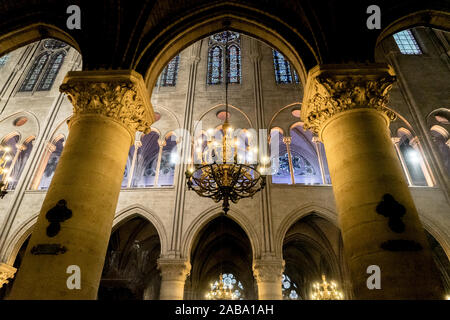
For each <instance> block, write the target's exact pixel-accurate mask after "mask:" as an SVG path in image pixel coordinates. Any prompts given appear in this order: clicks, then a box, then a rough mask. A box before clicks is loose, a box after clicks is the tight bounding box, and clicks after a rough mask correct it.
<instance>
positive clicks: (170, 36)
mask: <svg viewBox="0 0 450 320" xmlns="http://www.w3.org/2000/svg"><path fill="white" fill-rule="evenodd" d="M224 12H226V13H224ZM269 25H270V26H271V27H270V28H269V27H267V26H269ZM224 30H230V31H235V32H240V33H243V34H247V35H249V36H251V37H254V38H256V39H258V40H261V41H263V42H266V43H270V45H271V46H273V47H275V48H276V49H277V50H278V51H280V52H281V53H282V54H283V55H284V56H285V57H286V58H287V59H288V60H289V61H290V62H291V63H292V65H293V66H294V68H295V69H296V70H297V73H298V75H299V78H300V81H301V82H302V84H305V82H306V73H307V70H308V69H310V68H311V67H313V66H314V65H316V64H317V63H318V62H319V57H318V56H317V54H316V52H314V50H313V46H312V45H311V44H310V43H308V42H307V41H306V40H305V38H304V36H303V35H302V34H300V33H299V31H298V30H297V29H295V28H293V27H292V26H291V25H289V24H288V23H286V22H285V21H283V20H281V19H277V18H276V17H274V16H271V15H269V14H265V13H264V12H262V11H261V10H257V9H255V8H251V7H249V6H244V5H239V4H232V3H229V2H225V3H223V4H219V5H218V4H211V5H210V6H204V7H202V8H201V9H199V10H195V11H193V12H192V13H190V12H188V13H187V14H185V15H184V16H183V18H182V19H177V20H176V21H173V22H172V23H171V24H170V25H169V26H166V28H164V29H159V30H158V31H157V32H158V33H156V34H155V33H153V34H151V35H146V36H145V37H144V40H145V41H142V43H146V44H147V45H146V46H145V47H143V48H142V49H141V50H140V54H139V56H138V57H137V58H136V59H135V61H136V62H135V63H134V68H135V69H136V70H138V71H139V72H142V73H143V74H144V73H145V77H144V79H145V81H146V83H147V85H148V86H149V87H150V88H152V87H153V86H154V85H155V83H156V81H157V77H158V75H159V74H160V73H161V71H162V70H163V68H164V66H165V65H167V63H168V62H169V61H170V60H171V59H172V58H173V57H175V56H176V55H177V54H178V53H179V52H180V51H181V50H182V49H184V48H186V47H187V46H188V45H190V44H192V43H194V42H196V41H198V40H200V39H203V38H205V37H207V36H209V35H211V34H214V33H218V32H220V31H224ZM287 39H290V40H291V41H289V40H287ZM293 42H295V43H296V45H297V48H295V47H294V46H293V45H292V44H291V43H293ZM300 52H301V54H300ZM301 57H302V58H303V60H302V58H301Z"/></svg>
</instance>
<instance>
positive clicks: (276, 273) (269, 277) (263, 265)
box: [253, 260, 285, 283]
mask: <svg viewBox="0 0 450 320" xmlns="http://www.w3.org/2000/svg"><path fill="white" fill-rule="evenodd" d="M284 264H285V263H284V260H267V261H264V260H259V261H257V262H255V264H254V265H253V275H254V276H255V278H256V281H257V282H280V283H281V277H282V275H283V272H284Z"/></svg>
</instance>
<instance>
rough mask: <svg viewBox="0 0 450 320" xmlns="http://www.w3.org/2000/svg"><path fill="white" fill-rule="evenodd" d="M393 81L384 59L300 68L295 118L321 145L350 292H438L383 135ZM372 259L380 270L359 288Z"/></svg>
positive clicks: (411, 295) (435, 295)
mask: <svg viewBox="0 0 450 320" xmlns="http://www.w3.org/2000/svg"><path fill="white" fill-rule="evenodd" d="M394 81H395V77H394V75H393V71H392V69H391V68H390V67H389V66H388V65H385V64H372V65H367V64H365V65H361V66H358V65H348V66H347V65H320V66H317V67H315V68H313V69H312V70H311V71H310V72H309V75H308V81H307V86H306V90H305V97H304V103H303V107H302V119H303V120H304V122H305V127H306V128H308V129H310V130H312V131H313V132H314V133H316V134H318V136H319V138H320V139H321V140H322V141H323V143H324V145H325V149H326V154H327V158H328V164H329V168H330V174H331V180H332V182H333V191H334V196H335V199H336V205H337V209H338V212H339V222H340V227H341V231H342V236H343V242H344V253H345V257H346V260H347V262H348V265H349V269H350V273H351V277H352V283H353V288H354V291H355V298H356V299H442V298H443V288H442V285H441V283H440V280H439V277H438V274H437V271H436V268H435V266H434V263H433V260H432V256H431V251H430V249H429V246H428V243H427V239H426V237H425V233H424V230H423V226H422V224H421V223H420V221H419V217H418V213H417V209H416V207H415V205H414V202H413V199H412V196H411V193H410V191H409V188H408V184H407V182H406V180H405V177H404V175H403V172H402V167H401V165H400V162H399V161H398V159H397V155H396V154H395V150H394V146H393V145H392V141H391V139H390V132H389V123H390V120H393V119H395V115H394V113H393V112H392V111H390V110H389V109H388V108H387V107H386V104H387V101H388V92H389V90H390V88H391V86H392V84H393V83H394ZM372 265H376V266H379V267H380V269H381V278H380V279H381V289H379V290H377V289H373V290H369V288H368V287H367V282H368V278H369V276H370V274H367V268H368V267H369V266H372ZM369 282H370V280H369Z"/></svg>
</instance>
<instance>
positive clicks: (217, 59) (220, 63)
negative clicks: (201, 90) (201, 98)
mask: <svg viewBox="0 0 450 320" xmlns="http://www.w3.org/2000/svg"><path fill="white" fill-rule="evenodd" d="M227 37H228V50H227V52H226V56H224V54H223V53H224V52H225V47H226V43H227ZM225 59H227V61H226V62H227V70H226V71H225V72H224V70H223V68H224V65H225ZM224 73H226V75H227V81H228V83H241V50H240V35H239V33H236V32H231V31H224V32H221V33H216V34H214V35H212V36H211V37H210V38H209V52H208V79H207V80H208V84H221V83H223V74H224Z"/></svg>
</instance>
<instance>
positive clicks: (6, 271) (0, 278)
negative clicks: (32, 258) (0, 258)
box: [0, 263, 17, 288]
mask: <svg viewBox="0 0 450 320" xmlns="http://www.w3.org/2000/svg"><path fill="white" fill-rule="evenodd" d="M16 271H17V269H16V268H14V267H12V266H10V265H8V264H6V263H0V288H1V287H2V286H3V285H4V284H7V283H8V282H9V279H12V278H14V274H15V273H16Z"/></svg>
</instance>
